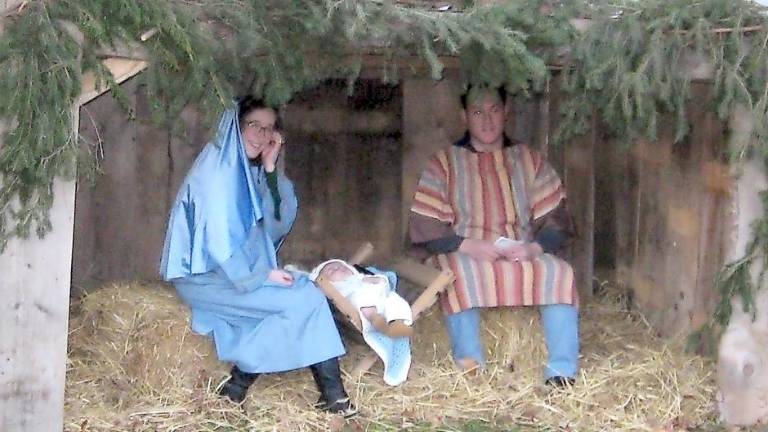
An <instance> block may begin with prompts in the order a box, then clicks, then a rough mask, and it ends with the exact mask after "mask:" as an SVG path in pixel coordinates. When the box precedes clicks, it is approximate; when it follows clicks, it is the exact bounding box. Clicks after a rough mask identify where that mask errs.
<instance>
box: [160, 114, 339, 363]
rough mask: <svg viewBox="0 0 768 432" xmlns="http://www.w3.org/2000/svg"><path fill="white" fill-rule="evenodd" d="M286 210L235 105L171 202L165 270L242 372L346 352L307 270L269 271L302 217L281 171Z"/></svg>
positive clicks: (225, 357) (200, 329)
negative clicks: (280, 278) (255, 161)
mask: <svg viewBox="0 0 768 432" xmlns="http://www.w3.org/2000/svg"><path fill="white" fill-rule="evenodd" d="M278 190H279V192H280V197H281V204H280V213H281V216H282V217H281V219H280V220H277V219H276V218H275V211H274V210H275V209H274V202H273V200H272V197H271V195H270V191H269V188H268V186H267V180H266V174H265V173H264V170H263V169H262V168H261V167H258V166H257V167H250V165H249V164H248V162H247V159H246V157H245V152H244V150H243V147H242V137H241V136H240V130H239V125H238V123H237V112H236V110H235V109H231V110H229V111H227V112H226V113H225V114H224V116H223V118H222V121H221V123H220V125H219V132H218V135H217V139H216V141H214V142H212V143H209V144H208V145H207V146H206V148H205V149H204V150H203V151H202V152H201V154H200V156H198V159H197V160H196V161H195V164H194V165H193V167H192V169H191V170H190V172H189V174H188V175H187V178H186V179H185V181H184V183H183V184H182V186H181V190H180V191H179V194H178V196H177V198H176V202H175V203H174V205H173V208H172V210H171V217H170V221H169V224H168V232H167V234H166V241H165V246H164V248H163V257H162V261H161V266H160V267H161V268H160V271H161V274H162V275H163V277H164V278H165V279H166V280H168V281H170V282H172V283H173V284H174V286H175V287H176V290H177V292H178V294H179V297H180V298H181V299H182V301H184V303H186V304H187V305H188V306H189V307H190V309H191V311H192V329H193V330H194V331H195V332H197V333H200V334H205V335H210V336H211V337H213V341H214V343H215V345H216V352H217V354H218V357H219V359H220V360H222V361H226V362H232V363H234V364H235V365H237V367H238V368H240V369H241V370H242V371H244V372H249V373H268V372H280V371H286V370H291V369H297V368H301V367H305V366H309V365H312V364H315V363H319V362H322V361H324V360H327V359H329V358H333V357H338V356H341V355H343V354H344V346H343V344H342V342H341V337H340V336H339V332H338V330H337V328H336V325H335V322H334V320H333V316H332V314H331V310H330V308H329V306H328V301H327V299H326V298H325V296H324V295H323V293H322V292H321V291H320V290H319V289H318V288H317V287H316V286H315V285H314V284H313V283H312V282H311V281H310V280H309V279H307V278H306V277H304V276H300V275H294V282H293V284H292V285H291V286H285V285H280V284H276V283H274V282H271V281H269V280H268V278H267V277H268V274H269V272H270V271H271V270H273V269H276V268H277V255H276V251H277V249H279V247H280V244H281V243H282V241H283V239H284V237H285V236H286V235H287V234H288V232H289V231H290V229H291V226H292V224H293V222H294V220H295V219H296V210H297V200H296V194H295V193H294V190H293V185H292V184H291V182H290V181H289V180H288V179H287V178H286V177H285V176H284V175H283V174H279V175H278Z"/></svg>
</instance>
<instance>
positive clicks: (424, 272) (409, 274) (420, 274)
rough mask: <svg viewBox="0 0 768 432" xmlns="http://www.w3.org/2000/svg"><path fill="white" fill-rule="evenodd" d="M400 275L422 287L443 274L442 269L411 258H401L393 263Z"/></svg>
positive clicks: (393, 268) (393, 267)
mask: <svg viewBox="0 0 768 432" xmlns="http://www.w3.org/2000/svg"><path fill="white" fill-rule="evenodd" d="M392 270H394V271H395V273H397V275H398V276H400V277H402V278H405V279H407V280H409V281H411V282H413V283H414V284H416V285H418V286H422V287H426V286H429V285H430V284H432V282H433V281H434V280H435V279H437V277H438V276H440V275H441V272H440V270H438V269H436V268H434V267H430V266H427V265H424V264H421V263H419V262H417V261H414V260H412V259H409V258H405V259H401V260H399V261H397V262H396V263H395V264H393V265H392Z"/></svg>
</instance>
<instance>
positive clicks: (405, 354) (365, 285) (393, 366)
mask: <svg viewBox="0 0 768 432" xmlns="http://www.w3.org/2000/svg"><path fill="white" fill-rule="evenodd" d="M334 262H336V263H341V264H343V265H344V266H345V267H346V268H348V269H349V270H350V272H351V273H352V274H351V275H350V276H348V277H346V278H345V279H344V280H340V281H335V282H331V283H332V284H333V286H334V287H335V288H336V289H337V290H339V293H341V295H343V296H344V297H345V298H346V299H347V300H349V302H350V303H352V305H353V306H355V308H357V310H358V313H359V314H360V322H361V323H362V325H363V332H362V333H363V339H364V340H365V342H366V343H367V344H368V346H370V347H371V349H373V351H374V352H376V354H377V355H378V356H379V358H381V361H382V362H383V363H384V382H385V383H387V384H388V385H391V386H396V385H398V384H401V383H402V382H404V381H405V379H406V378H407V377H408V370H409V369H410V367H411V347H410V339H409V338H407V337H400V338H391V337H389V336H387V335H385V334H383V333H381V332H380V331H378V330H377V329H376V328H375V327H374V326H373V324H371V322H370V321H368V318H366V317H365V315H363V313H362V312H361V311H360V309H361V308H364V307H375V308H376V311H377V312H378V313H380V314H381V315H383V316H384V318H385V319H386V320H387V322H390V321H394V320H403V321H404V322H405V324H406V325H412V324H413V314H412V312H411V306H410V305H409V304H408V302H406V301H405V299H403V298H402V297H400V296H399V295H398V294H397V293H396V292H395V290H394V289H393V288H392V284H391V283H390V279H389V278H388V277H387V276H385V275H384V274H374V275H365V274H362V273H360V272H359V271H357V269H356V268H354V267H353V266H351V265H349V264H348V263H347V262H345V261H343V260H339V259H332V260H328V261H325V262H323V263H321V264H320V265H318V266H316V267H315V268H314V269H313V270H312V272H311V273H310V275H309V278H310V279H311V280H313V281H314V280H316V279H317V277H318V276H319V275H320V271H321V270H322V269H323V267H325V266H326V265H327V264H330V263H334ZM388 273H390V274H391V275H393V276H394V274H393V273H391V272H388ZM393 279H394V278H393Z"/></svg>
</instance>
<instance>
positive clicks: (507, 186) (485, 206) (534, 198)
mask: <svg viewBox="0 0 768 432" xmlns="http://www.w3.org/2000/svg"><path fill="white" fill-rule="evenodd" d="M462 107H463V111H462V117H463V119H464V122H465V124H466V127H467V133H466V135H465V136H464V138H462V139H461V140H459V141H458V142H456V143H455V144H453V145H452V146H449V147H447V148H445V149H443V150H441V151H439V152H438V153H437V154H435V155H434V156H433V157H432V158H431V159H430V160H429V162H428V163H427V166H426V169H425V170H424V172H423V173H422V175H421V178H420V180H419V184H418V187H417V189H416V194H415V197H414V200H413V205H412V207H411V212H410V220H409V236H410V240H411V243H412V244H413V246H415V248H416V249H417V250H418V251H420V252H421V253H422V254H423V256H424V257H425V258H427V261H428V262H432V263H433V264H434V265H436V266H439V267H441V268H444V269H445V268H447V269H450V270H451V271H453V272H454V273H455V274H456V282H455V283H454V285H453V287H450V288H449V289H448V290H447V292H446V293H445V294H443V295H442V297H441V304H442V307H443V311H444V313H445V314H446V317H445V318H446V319H445V322H446V327H447V330H448V335H449V336H450V338H451V345H452V350H453V357H454V359H455V361H456V363H457V364H458V365H459V366H460V367H462V368H464V369H473V368H477V367H480V368H482V367H483V366H484V364H485V363H484V354H483V347H482V344H481V341H480V311H479V308H483V307H501V306H538V307H539V310H540V312H541V319H542V324H543V327H544V335H545V339H546V344H547V350H548V359H547V365H546V367H545V372H544V378H545V380H546V382H547V383H549V384H552V385H564V384H566V383H572V382H573V381H574V377H575V376H576V372H577V369H578V355H579V336H578V310H577V303H578V295H577V292H576V287H575V284H574V277H573V270H572V268H571V266H570V265H568V263H566V262H565V261H564V260H562V259H561V258H558V257H557V256H556V253H558V252H560V251H561V249H562V248H563V246H564V244H565V243H566V241H567V240H568V237H569V236H570V229H569V228H570V224H569V221H570V218H569V217H568V214H567V212H566V209H565V191H564V190H563V185H562V183H561V181H560V178H559V177H558V175H557V173H556V172H555V170H554V169H553V168H552V167H551V166H550V165H549V164H548V163H547V162H546V161H545V160H544V159H543V158H542V156H541V155H540V154H539V153H537V152H536V151H534V150H532V149H531V148H529V147H528V146H526V145H525V144H522V143H517V142H514V141H512V140H510V139H509V138H507V137H506V136H505V134H504V125H505V122H506V117H507V113H508V106H507V105H506V93H505V92H504V91H503V89H498V90H497V89H489V88H481V87H474V88H470V90H469V91H468V92H467V93H466V94H465V95H463V96H462ZM500 238H502V239H509V240H512V241H508V240H503V241H506V243H505V244H504V245H502V243H500V242H498V241H497V240H499V239H500Z"/></svg>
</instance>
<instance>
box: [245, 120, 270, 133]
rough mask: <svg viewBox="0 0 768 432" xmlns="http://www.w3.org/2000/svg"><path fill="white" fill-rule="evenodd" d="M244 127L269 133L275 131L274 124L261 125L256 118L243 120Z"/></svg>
mask: <svg viewBox="0 0 768 432" xmlns="http://www.w3.org/2000/svg"><path fill="white" fill-rule="evenodd" d="M245 127H247V128H250V129H254V130H255V131H256V132H259V133H267V134H271V133H273V132H275V127H274V126H262V125H261V123H259V122H258V121H256V120H251V121H247V122H245Z"/></svg>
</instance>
